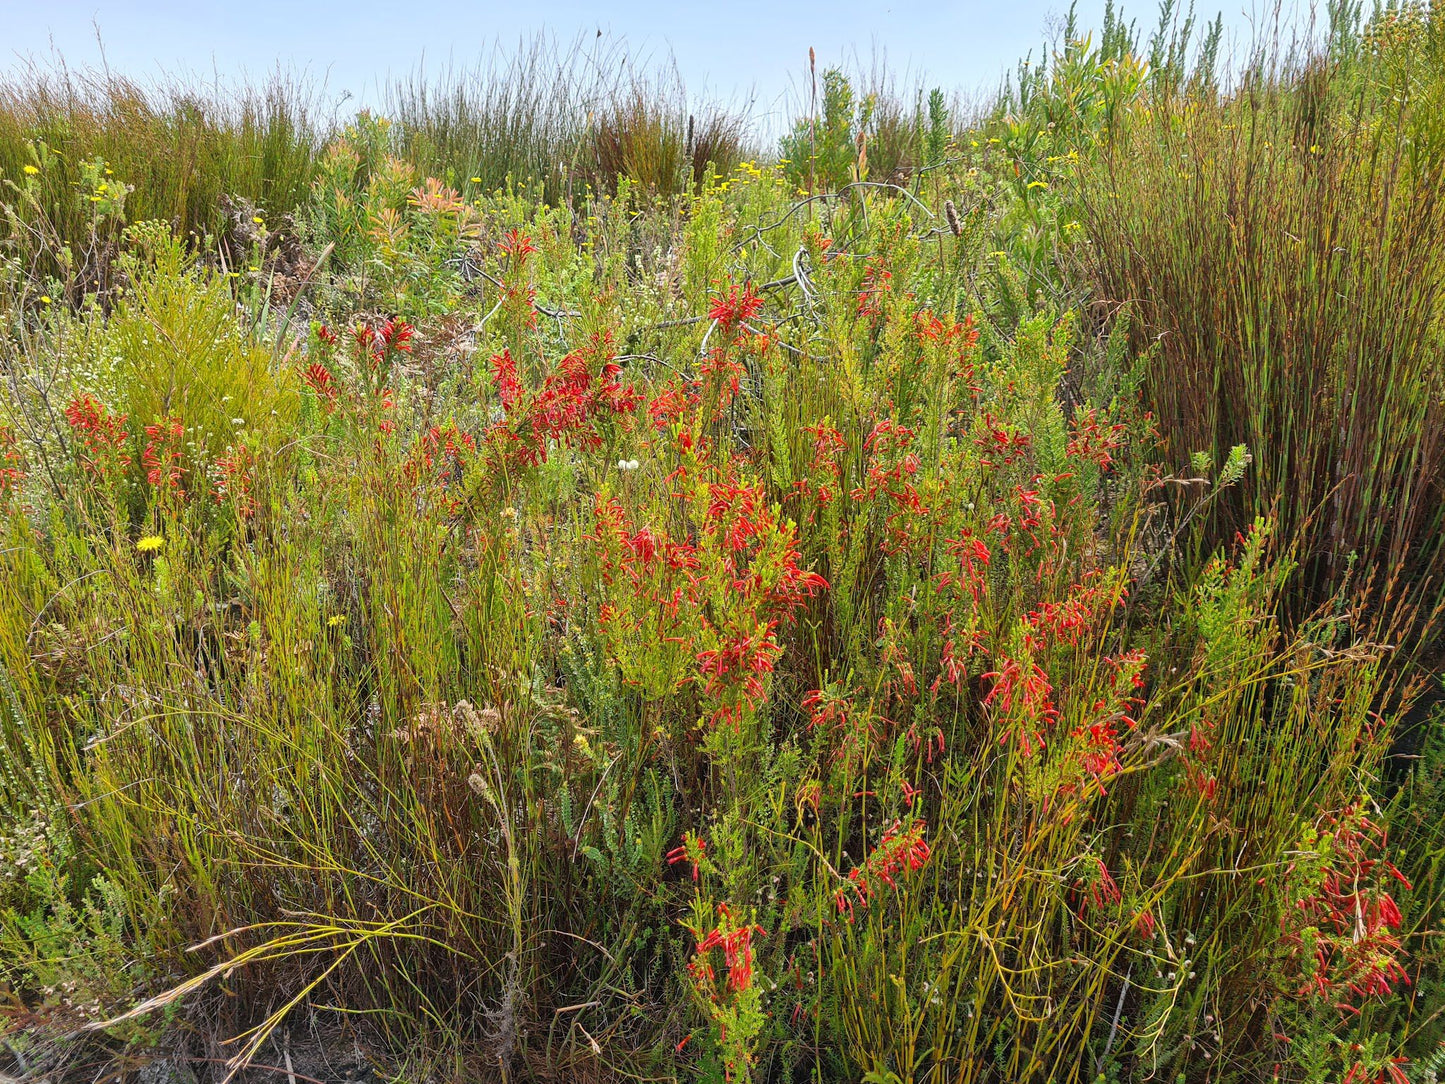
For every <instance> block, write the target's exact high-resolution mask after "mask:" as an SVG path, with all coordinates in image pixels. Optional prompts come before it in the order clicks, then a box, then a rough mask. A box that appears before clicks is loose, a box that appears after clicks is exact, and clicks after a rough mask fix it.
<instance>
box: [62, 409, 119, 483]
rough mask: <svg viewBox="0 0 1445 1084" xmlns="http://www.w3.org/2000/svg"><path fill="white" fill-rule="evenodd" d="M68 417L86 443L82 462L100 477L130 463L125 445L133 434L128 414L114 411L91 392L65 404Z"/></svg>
mask: <svg viewBox="0 0 1445 1084" xmlns="http://www.w3.org/2000/svg"><path fill="white" fill-rule="evenodd" d="M65 420H66V421H67V422H69V423H70V428H71V429H72V430H73V431H74V433H75V435H76V437H77V438H78V439H79V440H80V442H81V443H82V444H83V445H84V446H85V451H84V453H83V454H82V456H81V465H82V466H83V467H84V468H85V470H86V471H87V472H89V473H90V474H94V475H96V476H98V477H104V476H106V475H109V474H110V473H111V472H112V471H122V470H124V469H125V468H126V467H128V466H130V456H128V455H126V454H125V453H124V452H123V451H122V449H123V448H124V447H125V443H126V441H127V439H129V436H130V434H129V433H128V432H127V430H126V427H125V415H124V414H111V413H110V411H109V410H108V409H107V408H106V406H105V405H104V404H103V403H101V402H99V401H98V400H96V399H95V398H94V397H93V396H90V395H78V396H76V397H75V398H74V399H72V400H71V401H70V403H69V404H68V405H67V406H66V408H65Z"/></svg>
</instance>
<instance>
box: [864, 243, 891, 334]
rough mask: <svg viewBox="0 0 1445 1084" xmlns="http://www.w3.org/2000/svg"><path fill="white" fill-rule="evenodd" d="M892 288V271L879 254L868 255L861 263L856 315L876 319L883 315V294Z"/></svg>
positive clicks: (889, 291)
mask: <svg viewBox="0 0 1445 1084" xmlns="http://www.w3.org/2000/svg"><path fill="white" fill-rule="evenodd" d="M892 290H893V272H892V271H890V270H888V267H887V265H886V264H885V263H884V262H883V257H881V256H870V257H869V258H868V261H867V263H865V264H864V265H863V283H862V285H861V286H860V287H859V290H858V315H859V316H866V317H869V318H870V319H876V318H877V317H879V316H882V315H883V295H884V294H888V293H891V292H892Z"/></svg>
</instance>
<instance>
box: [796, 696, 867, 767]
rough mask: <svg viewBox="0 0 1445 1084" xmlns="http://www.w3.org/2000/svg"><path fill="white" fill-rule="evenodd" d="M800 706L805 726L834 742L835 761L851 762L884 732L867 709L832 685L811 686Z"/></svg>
mask: <svg viewBox="0 0 1445 1084" xmlns="http://www.w3.org/2000/svg"><path fill="white" fill-rule="evenodd" d="M801 707H802V708H803V710H804V711H806V712H807V713H808V729H809V730H819V731H823V732H825V733H827V734H828V735H829V737H830V739H831V740H832V741H833V742H834V743H835V745H834V749H833V759H834V760H835V761H839V762H842V763H844V764H852V763H854V762H855V761H856V760H857V759H858V758H859V757H861V756H862V754H863V752H864V751H865V750H866V749H870V748H875V747H876V746H878V745H879V744H880V743H881V742H882V741H883V740H884V738H885V737H886V736H887V735H886V733H885V732H884V730H883V728H882V727H880V726H878V725H877V724H878V722H879V720H878V718H877V717H876V716H875V715H874V714H873V713H872V712H871V711H869V710H868V709H867V708H866V707H858V706H857V705H855V704H854V702H853V700H852V699H851V698H850V697H848V696H846V695H844V694H843V693H841V692H836V691H834V690H833V689H832V688H828V689H814V690H813V691H812V692H810V693H808V695H807V696H805V697H803V700H802V704H801Z"/></svg>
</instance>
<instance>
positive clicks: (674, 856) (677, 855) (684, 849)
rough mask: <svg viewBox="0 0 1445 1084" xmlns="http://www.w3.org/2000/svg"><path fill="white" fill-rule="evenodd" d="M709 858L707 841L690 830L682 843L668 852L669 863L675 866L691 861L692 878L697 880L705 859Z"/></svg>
mask: <svg viewBox="0 0 1445 1084" xmlns="http://www.w3.org/2000/svg"><path fill="white" fill-rule="evenodd" d="M706 858H707V841H706V840H704V839H702V838H701V837H700V836H698V835H697V834H696V833H695V832H688V833H687V834H686V835H685V836H683V837H682V843H681V844H680V845H679V846H676V847H674V848H673V849H672V850H670V851H668V852H667V864H668V865H669V866H675V865H677V864H678V863H679V862H690V863H691V864H692V879H693V880H694V881H696V880H697V879H698V875H699V872H700V869H701V866H702V863H703V861H704V860H705V859H706Z"/></svg>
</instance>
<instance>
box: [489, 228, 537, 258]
mask: <svg viewBox="0 0 1445 1084" xmlns="http://www.w3.org/2000/svg"><path fill="white" fill-rule="evenodd" d="M497 247H498V248H499V249H501V251H502V255H503V256H510V257H511V258H512V264H513V266H515V267H520V266H521V265H522V264H524V263H526V262H527V257H528V256H530V255H531V254H532V253H534V252H536V251H537V246H536V245H534V244H532V239H531V238H530V237H528V236H527V235H526V234H525V233H523V232H522V231H521V230H519V229H516V228H513V229H510V230H508V231H507V232H506V233H504V234H502V239H501V240H500V241H499V242H497Z"/></svg>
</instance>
